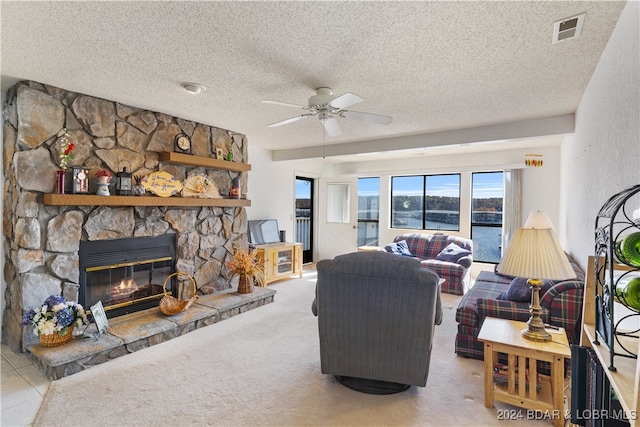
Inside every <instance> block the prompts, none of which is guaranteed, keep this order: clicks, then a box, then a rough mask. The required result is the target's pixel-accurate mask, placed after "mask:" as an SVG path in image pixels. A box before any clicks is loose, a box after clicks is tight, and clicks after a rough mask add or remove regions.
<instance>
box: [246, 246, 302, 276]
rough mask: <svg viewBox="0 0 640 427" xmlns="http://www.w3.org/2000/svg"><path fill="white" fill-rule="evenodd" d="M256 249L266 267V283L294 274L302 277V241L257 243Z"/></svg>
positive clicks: (259, 258)
mask: <svg viewBox="0 0 640 427" xmlns="http://www.w3.org/2000/svg"><path fill="white" fill-rule="evenodd" d="M256 250H257V251H258V260H259V261H260V262H261V263H262V266H263V268H264V282H265V284H266V285H268V284H269V283H271V282H274V281H276V280H280V279H285V278H288V277H290V276H292V275H294V274H299V275H300V277H301V278H302V243H290V242H278V243H267V244H265V245H256Z"/></svg>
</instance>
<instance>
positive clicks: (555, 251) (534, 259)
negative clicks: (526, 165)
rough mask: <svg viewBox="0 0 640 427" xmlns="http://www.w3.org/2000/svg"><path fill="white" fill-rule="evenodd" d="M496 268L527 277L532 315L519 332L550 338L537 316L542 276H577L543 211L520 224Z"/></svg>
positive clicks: (559, 278)
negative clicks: (522, 224) (525, 327)
mask: <svg viewBox="0 0 640 427" xmlns="http://www.w3.org/2000/svg"><path fill="white" fill-rule="evenodd" d="M497 272H498V273H500V274H505V275H509V276H518V277H526V278H528V279H529V280H528V283H529V285H531V305H530V306H529V312H530V313H531V317H530V318H529V321H528V322H527V329H524V330H522V336H523V337H524V338H526V339H528V340H532V341H541V342H544V341H550V340H551V334H549V332H547V331H546V330H545V328H544V322H543V321H542V318H541V317H540V314H541V313H542V307H541V306H540V287H541V286H542V279H549V280H568V279H573V278H575V277H576V274H575V272H574V271H573V268H571V264H569V260H568V259H567V255H566V254H565V252H564V250H563V249H562V247H560V244H559V243H558V240H557V239H556V236H555V234H554V232H553V224H551V219H549V215H547V214H546V213H545V212H540V211H537V212H532V213H531V214H529V218H527V222H526V223H525V224H524V226H523V227H522V228H519V229H517V230H516V232H515V234H514V235H513V237H512V238H511V241H510V242H509V246H508V247H507V251H506V253H505V254H504V256H503V258H502V261H500V264H499V265H498V268H497Z"/></svg>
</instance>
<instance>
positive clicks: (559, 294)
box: [456, 257, 584, 360]
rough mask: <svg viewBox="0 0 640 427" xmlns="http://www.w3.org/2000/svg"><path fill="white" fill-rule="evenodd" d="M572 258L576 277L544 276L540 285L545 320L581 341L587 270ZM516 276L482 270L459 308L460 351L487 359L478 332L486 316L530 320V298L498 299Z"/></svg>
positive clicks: (573, 339)
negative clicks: (551, 277) (564, 278)
mask: <svg viewBox="0 0 640 427" xmlns="http://www.w3.org/2000/svg"><path fill="white" fill-rule="evenodd" d="M568 258H569V262H570V263H571V266H572V267H573V270H574V271H575V273H576V279H574V280H564V281H550V280H544V281H543V285H542V288H541V289H540V305H541V306H542V320H543V321H544V322H545V323H548V324H551V325H556V326H560V327H563V328H565V330H566V331H567V337H568V339H569V342H570V343H572V344H578V343H579V341H580V325H581V321H582V298H583V293H584V271H583V270H582V269H581V268H580V266H579V265H578V264H577V263H576V262H575V260H574V259H572V258H571V257H568ZM512 279H513V277H510V276H504V275H500V274H497V273H492V272H490V271H482V272H480V274H479V275H478V277H477V279H476V282H475V283H474V284H473V286H472V287H471V288H470V289H469V290H468V291H467V293H466V294H465V295H464V296H463V297H462V299H461V300H460V303H459V304H458V308H457V310H456V322H458V333H457V335H456V353H457V354H458V355H460V356H464V357H471V358H473V359H480V360H483V359H484V349H483V345H482V343H481V342H479V341H478V333H479V332H480V327H481V326H482V322H484V319H485V318H486V317H498V318H501V319H509V320H519V321H523V322H526V321H527V320H529V317H530V313H529V304H530V303H529V302H515V301H509V300H501V299H497V297H498V295H500V294H501V293H502V292H505V291H506V290H507V288H508V287H509V284H510V283H511V280H512Z"/></svg>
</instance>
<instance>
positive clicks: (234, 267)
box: [227, 248, 264, 286]
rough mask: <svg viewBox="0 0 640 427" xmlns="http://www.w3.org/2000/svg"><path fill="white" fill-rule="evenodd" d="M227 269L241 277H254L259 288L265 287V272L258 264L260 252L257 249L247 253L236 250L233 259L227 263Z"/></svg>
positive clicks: (239, 249)
mask: <svg viewBox="0 0 640 427" xmlns="http://www.w3.org/2000/svg"><path fill="white" fill-rule="evenodd" d="M227 267H228V268H229V270H231V271H233V272H234V273H236V274H239V275H241V276H248V277H253V279H254V280H255V282H256V284H257V285H258V286H264V271H263V269H262V266H261V265H260V263H259V262H258V252H257V251H256V250H255V249H254V250H249V251H248V252H247V251H244V250H243V249H241V248H235V249H234V251H233V257H232V258H231V260H229V261H227Z"/></svg>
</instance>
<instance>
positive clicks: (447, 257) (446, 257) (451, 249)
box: [436, 243, 471, 267]
mask: <svg viewBox="0 0 640 427" xmlns="http://www.w3.org/2000/svg"><path fill="white" fill-rule="evenodd" d="M468 255H471V251H469V250H467V249H463V248H461V247H460V246H458V245H456V244H455V243H449V244H448V245H447V247H445V248H444V249H443V250H441V251H440V253H439V254H438V255H436V259H437V260H438V261H447V262H456V263H457V262H458V261H459V260H460V258H464V257H466V256H468ZM467 267H469V266H467Z"/></svg>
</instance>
